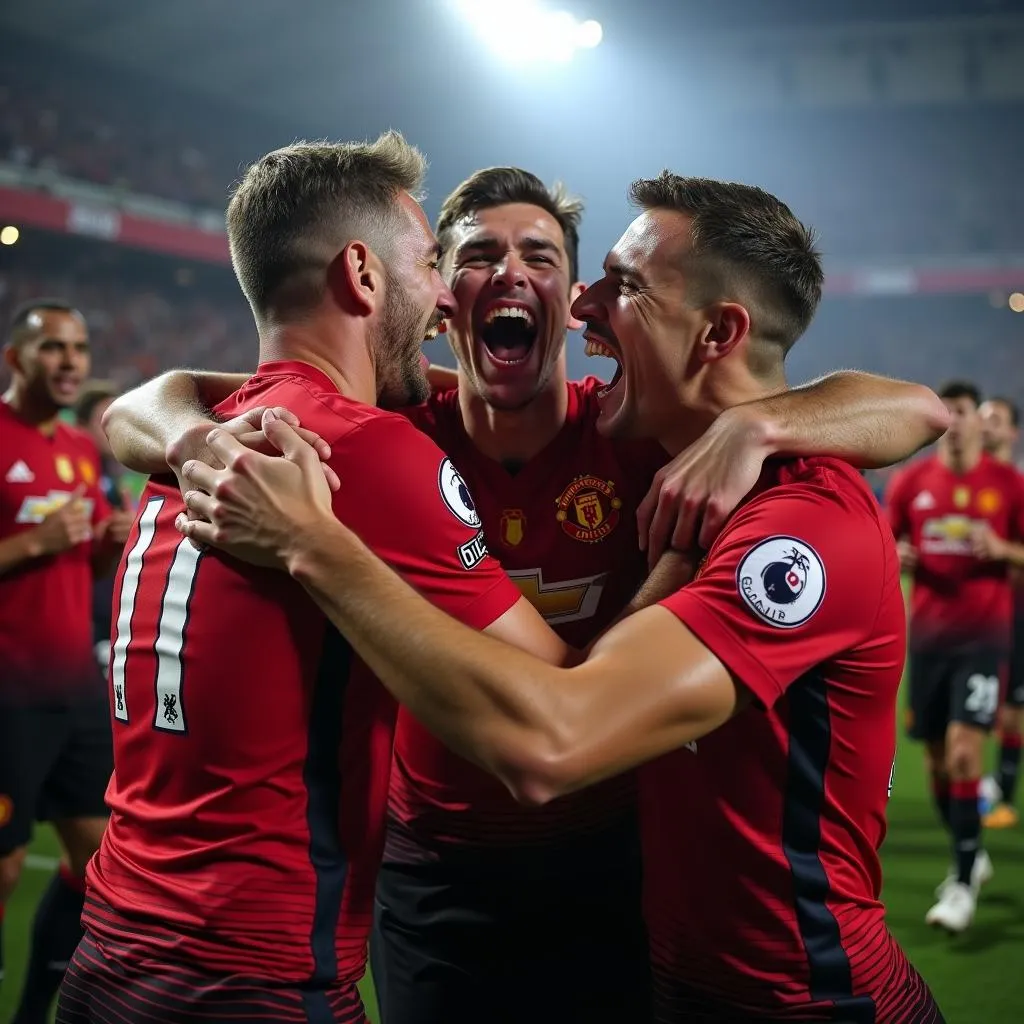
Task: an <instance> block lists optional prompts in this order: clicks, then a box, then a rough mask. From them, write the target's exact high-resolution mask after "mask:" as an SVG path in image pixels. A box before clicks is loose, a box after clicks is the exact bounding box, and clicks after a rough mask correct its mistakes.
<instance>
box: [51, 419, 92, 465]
mask: <svg viewBox="0 0 1024 1024" xmlns="http://www.w3.org/2000/svg"><path fill="white" fill-rule="evenodd" d="M57 433H58V435H59V436H60V438H61V440H63V441H64V442H65V443H66V444H70V445H72V446H74V447H75V448H77V449H78V451H79V452H81V453H82V454H87V455H90V456H92V457H93V458H94V459H96V460H97V461H98V460H99V457H100V450H99V448H97V447H96V442H95V441H94V440H93V439H92V435H90V434H89V432H88V431H86V430H83V429H82V428H81V427H77V426H75V425H73V424H71V423H64V422H60V423H58V424H57Z"/></svg>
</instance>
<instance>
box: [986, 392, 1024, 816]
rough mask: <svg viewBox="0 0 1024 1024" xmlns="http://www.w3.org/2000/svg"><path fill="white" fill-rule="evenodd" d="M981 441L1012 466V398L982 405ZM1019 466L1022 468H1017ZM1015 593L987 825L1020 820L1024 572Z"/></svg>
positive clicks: (1016, 576)
mask: <svg viewBox="0 0 1024 1024" xmlns="http://www.w3.org/2000/svg"><path fill="white" fill-rule="evenodd" d="M980 413H981V429H982V441H983V443H984V445H985V451H986V452H988V454H989V455H991V456H992V458H993V459H995V460H996V461H997V462H1005V463H1007V464H1008V465H1013V460H1014V455H1015V453H1016V448H1017V441H1018V440H1019V438H1020V410H1019V409H1018V408H1017V406H1016V404H1015V403H1014V402H1012V401H1011V400H1010V399H1009V398H998V397H993V398H990V399H988V400H987V401H985V402H983V403H982V406H981V410H980ZM1018 468H1019V467H1018ZM1010 579H1011V582H1012V583H1013V585H1014V595H1013V638H1012V644H1013V649H1012V650H1011V652H1010V671H1009V675H1008V677H1007V683H1006V687H1005V691H1004V692H1005V696H1004V699H1003V703H1002V705H1001V706H1000V708H999V721H998V724H999V755H998V756H999V762H998V773H997V775H996V784H997V785H998V787H999V800H998V802H997V803H996V805H995V806H994V807H993V808H992V809H991V810H990V811H989V812H988V813H987V814H986V815H985V816H984V817H983V818H982V819H981V823H982V825H983V826H984V827H985V828H1012V827H1013V826H1014V825H1016V824H1017V822H1018V821H1019V820H1020V815H1019V814H1018V812H1017V808H1016V806H1015V801H1016V797H1017V779H1018V776H1019V774H1020V751H1021V725H1022V724H1024V572H1022V571H1021V570H1020V569H1016V570H1014V571H1013V572H1012V573H1011V575H1010Z"/></svg>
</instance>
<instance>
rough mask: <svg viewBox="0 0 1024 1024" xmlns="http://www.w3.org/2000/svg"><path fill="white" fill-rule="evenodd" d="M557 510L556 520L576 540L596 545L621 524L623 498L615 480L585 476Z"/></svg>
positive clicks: (564, 495) (558, 503) (568, 491)
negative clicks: (617, 492) (616, 488)
mask: <svg viewBox="0 0 1024 1024" xmlns="http://www.w3.org/2000/svg"><path fill="white" fill-rule="evenodd" d="M555 507H556V508H557V510H558V511H557V512H556V513H555V518H556V519H557V520H558V521H559V522H560V523H561V524H562V529H563V530H565V532H566V533H567V534H569V536H570V537H572V539H573V540H579V541H582V542H583V543H584V544H596V543H597V542H598V541H599V540H604V539H605V537H607V536H608V534H609V533H611V532H612V530H614V529H615V527H616V526H617V525H618V523H619V519H620V518H621V513H620V511H619V510H620V509H621V508H622V499H621V498H617V497H615V484H614V483H613V482H612V481H611V480H602V479H601V478H600V477H596V476H591V475H589V474H584V475H582V476H578V477H576V479H575V480H573V482H572V483H571V484H569V486H568V487H566V489H565V490H564V491H562V493H561V495H560V496H559V498H558V500H557V501H556V502H555Z"/></svg>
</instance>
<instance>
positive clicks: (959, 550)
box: [921, 515, 978, 555]
mask: <svg viewBox="0 0 1024 1024" xmlns="http://www.w3.org/2000/svg"><path fill="white" fill-rule="evenodd" d="M977 525H978V523H977V522H976V521H975V520H973V519H972V518H971V517H970V516H958V515H950V516H940V517H939V518H938V519H926V520H925V521H924V524H923V525H922V527H921V550H922V551H924V552H928V554H932V555H971V554H973V548H972V547H971V533H972V532H973V531H974V527H975V526H977Z"/></svg>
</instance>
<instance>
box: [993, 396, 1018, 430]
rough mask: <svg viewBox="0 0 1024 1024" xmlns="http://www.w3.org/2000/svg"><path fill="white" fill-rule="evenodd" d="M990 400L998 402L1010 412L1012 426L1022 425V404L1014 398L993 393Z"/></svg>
mask: <svg viewBox="0 0 1024 1024" xmlns="http://www.w3.org/2000/svg"><path fill="white" fill-rule="evenodd" d="M989 401H990V402H998V403H999V404H1000V405H1001V406H1002V407H1003V408H1004V409H1005V410H1006V411H1007V412H1008V413H1009V414H1010V426H1012V427H1019V426H1020V406H1019V405H1018V404H1017V403H1016V402H1015V401H1014V400H1013V399H1012V398H1006V397H1005V396H1004V395H993V396H992V397H991V398H990V399H989Z"/></svg>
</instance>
